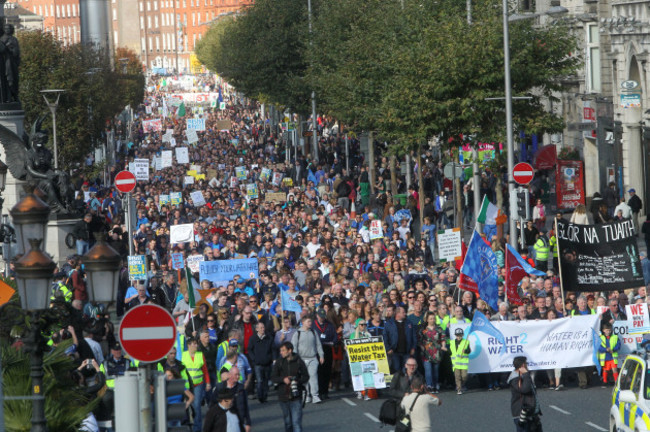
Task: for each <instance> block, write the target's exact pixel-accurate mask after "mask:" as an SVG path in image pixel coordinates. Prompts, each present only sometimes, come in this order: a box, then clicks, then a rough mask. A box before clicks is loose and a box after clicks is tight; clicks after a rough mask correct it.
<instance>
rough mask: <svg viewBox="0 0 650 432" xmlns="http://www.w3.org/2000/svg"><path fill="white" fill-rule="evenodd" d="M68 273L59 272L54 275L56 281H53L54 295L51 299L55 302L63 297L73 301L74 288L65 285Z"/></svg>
mask: <svg viewBox="0 0 650 432" xmlns="http://www.w3.org/2000/svg"><path fill="white" fill-rule="evenodd" d="M65 279H66V274H65V273H64V272H58V273H56V274H55V275H54V282H52V295H51V296H50V301H51V302H53V301H55V300H56V299H57V298H62V299H63V300H65V301H66V302H67V303H70V302H71V301H72V290H71V289H70V288H68V287H67V286H66V285H65Z"/></svg>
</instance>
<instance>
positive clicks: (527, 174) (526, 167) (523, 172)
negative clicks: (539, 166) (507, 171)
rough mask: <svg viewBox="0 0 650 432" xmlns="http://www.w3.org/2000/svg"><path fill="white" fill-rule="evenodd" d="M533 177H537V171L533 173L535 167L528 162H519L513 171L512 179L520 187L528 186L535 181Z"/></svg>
mask: <svg viewBox="0 0 650 432" xmlns="http://www.w3.org/2000/svg"><path fill="white" fill-rule="evenodd" d="M533 177H535V171H533V167H532V166H531V165H530V164H528V163H526V162H519V163H518V164H517V165H515V167H514V168H513V169H512V178H513V179H514V180H515V181H516V182H517V183H519V184H520V185H527V184H528V183H530V182H531V181H533Z"/></svg>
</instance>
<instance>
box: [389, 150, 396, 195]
mask: <svg viewBox="0 0 650 432" xmlns="http://www.w3.org/2000/svg"><path fill="white" fill-rule="evenodd" d="M396 170H397V157H396V156H395V155H392V156H391V157H390V192H391V194H392V195H393V203H395V195H397V172H396Z"/></svg>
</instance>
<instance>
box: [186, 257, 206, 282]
mask: <svg viewBox="0 0 650 432" xmlns="http://www.w3.org/2000/svg"><path fill="white" fill-rule="evenodd" d="M204 260H205V257H204V256H203V255H190V256H188V257H187V259H186V260H185V264H187V267H188V268H189V269H190V271H191V272H192V273H196V272H198V271H199V267H200V265H201V263H202V262H203V261H204ZM201 280H203V278H201Z"/></svg>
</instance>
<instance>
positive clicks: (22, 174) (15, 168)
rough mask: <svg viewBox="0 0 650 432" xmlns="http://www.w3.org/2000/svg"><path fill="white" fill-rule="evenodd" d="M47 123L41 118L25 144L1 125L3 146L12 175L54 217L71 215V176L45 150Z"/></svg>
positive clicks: (48, 151)
mask: <svg viewBox="0 0 650 432" xmlns="http://www.w3.org/2000/svg"><path fill="white" fill-rule="evenodd" d="M0 43H2V42H0ZM44 119H45V117H44V116H43V117H39V118H38V120H36V122H35V123H34V125H33V126H32V131H31V134H29V135H25V136H24V137H23V139H22V140H21V139H20V138H19V137H18V135H16V134H15V133H14V132H12V131H11V130H9V129H7V128H6V127H4V126H2V125H0V143H1V144H2V147H4V151H5V159H6V161H7V165H8V166H9V171H11V174H12V175H13V176H14V177H15V178H16V179H18V180H25V181H27V182H28V183H30V184H31V185H33V186H35V187H37V188H38V189H40V190H41V192H43V194H44V195H45V200H46V201H47V203H48V204H49V206H50V208H51V209H52V211H53V212H54V213H59V214H71V213H73V210H72V203H73V201H74V190H73V189H72V185H71V182H70V177H69V176H68V174H67V173H66V172H64V171H61V170H55V169H54V168H53V166H52V160H53V158H52V152H50V150H48V149H47V148H46V147H45V143H47V139H48V135H47V131H45V130H42V129H41V125H42V123H43V120H44Z"/></svg>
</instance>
